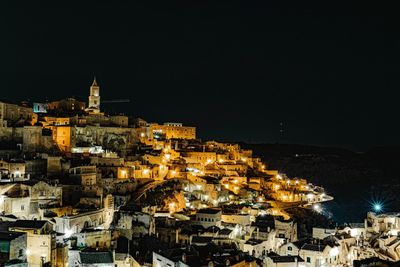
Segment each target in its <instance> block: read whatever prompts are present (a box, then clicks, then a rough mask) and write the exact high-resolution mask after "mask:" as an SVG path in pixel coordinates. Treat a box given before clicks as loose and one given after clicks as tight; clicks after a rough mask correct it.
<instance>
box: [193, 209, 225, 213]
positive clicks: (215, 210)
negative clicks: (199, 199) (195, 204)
mask: <svg viewBox="0 0 400 267" xmlns="http://www.w3.org/2000/svg"><path fill="white" fill-rule="evenodd" d="M219 212H221V210H219V209H202V210H199V211H198V212H197V214H218V213H219Z"/></svg>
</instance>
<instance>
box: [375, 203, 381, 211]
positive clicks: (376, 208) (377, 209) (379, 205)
mask: <svg viewBox="0 0 400 267" xmlns="http://www.w3.org/2000/svg"><path fill="white" fill-rule="evenodd" d="M374 210H375V211H376V212H379V211H381V210H382V205H381V204H379V203H375V204H374Z"/></svg>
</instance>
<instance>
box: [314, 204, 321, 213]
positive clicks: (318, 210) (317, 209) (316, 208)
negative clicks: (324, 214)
mask: <svg viewBox="0 0 400 267" xmlns="http://www.w3.org/2000/svg"><path fill="white" fill-rule="evenodd" d="M313 209H314V210H315V211H316V212H321V211H322V208H321V206H320V205H319V204H314V205H313Z"/></svg>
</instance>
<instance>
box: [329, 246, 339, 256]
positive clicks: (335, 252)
mask: <svg viewBox="0 0 400 267" xmlns="http://www.w3.org/2000/svg"><path fill="white" fill-rule="evenodd" d="M337 255H339V248H338V247H334V248H332V249H331V250H330V251H329V256H331V257H336V256H337Z"/></svg>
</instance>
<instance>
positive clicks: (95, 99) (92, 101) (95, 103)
mask: <svg viewBox="0 0 400 267" xmlns="http://www.w3.org/2000/svg"><path fill="white" fill-rule="evenodd" d="M88 109H89V110H90V111H91V112H93V113H100V87H99V86H98V85H97V81H96V77H94V79H93V83H92V85H91V86H90V95H89V106H88Z"/></svg>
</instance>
